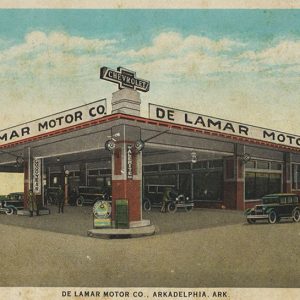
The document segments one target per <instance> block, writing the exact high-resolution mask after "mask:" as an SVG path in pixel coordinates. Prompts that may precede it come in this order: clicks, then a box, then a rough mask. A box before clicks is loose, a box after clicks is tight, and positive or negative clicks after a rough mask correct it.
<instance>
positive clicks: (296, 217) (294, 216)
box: [293, 209, 300, 222]
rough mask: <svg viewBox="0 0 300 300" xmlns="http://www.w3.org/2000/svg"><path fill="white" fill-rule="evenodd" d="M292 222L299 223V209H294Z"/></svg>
mask: <svg viewBox="0 0 300 300" xmlns="http://www.w3.org/2000/svg"><path fill="white" fill-rule="evenodd" d="M293 221H294V222H299V221H300V210H299V209H295V210H294V211H293Z"/></svg>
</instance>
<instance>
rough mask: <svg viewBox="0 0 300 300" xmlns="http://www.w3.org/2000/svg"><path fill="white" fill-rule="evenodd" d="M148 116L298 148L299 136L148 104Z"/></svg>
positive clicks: (299, 146)
mask: <svg viewBox="0 0 300 300" xmlns="http://www.w3.org/2000/svg"><path fill="white" fill-rule="evenodd" d="M149 118H150V119H154V120H160V121H167V122H171V123H176V124H180V125H185V126H190V127H194V128H202V129H207V130H210V131H215V132H221V133H227V134H231V135H235V136H238V137H246V138H249V139H255V140H260V141H265V142H271V143H274V144H280V145H283V146H289V147H295V148H298V149H300V136H297V135H293V134H288V133H283V132H278V131H275V130H272V129H266V128H261V127H256V126H251V125H247V124H242V123H238V122H233V121H228V120H223V119H218V118H213V117H209V116H205V115H201V114H196V113H191V112H187V111H182V110H177V109H174V108H169V107H164V106H158V105H155V104H149Z"/></svg>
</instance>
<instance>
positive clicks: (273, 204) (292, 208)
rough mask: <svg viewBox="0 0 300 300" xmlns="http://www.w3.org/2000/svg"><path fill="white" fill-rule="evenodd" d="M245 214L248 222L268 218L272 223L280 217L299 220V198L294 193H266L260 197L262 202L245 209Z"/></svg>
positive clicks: (251, 222)
mask: <svg viewBox="0 0 300 300" xmlns="http://www.w3.org/2000/svg"><path fill="white" fill-rule="evenodd" d="M245 215H246V218H247V222H248V223H249V224H253V223H255V222H256V221H257V220H268V222H269V223H270V224H274V223H276V222H279V221H280V219H282V218H292V219H293V221H294V222H299V221H300V204H299V198H298V196H297V195H295V194H270V195H266V196H264V197H263V198H262V204H259V205H256V206H255V207H253V208H249V209H247V210H246V211H245Z"/></svg>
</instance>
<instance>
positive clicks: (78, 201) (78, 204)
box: [76, 197, 83, 206]
mask: <svg viewBox="0 0 300 300" xmlns="http://www.w3.org/2000/svg"><path fill="white" fill-rule="evenodd" d="M82 205H83V198H82V197H79V198H77V200H76V206H82Z"/></svg>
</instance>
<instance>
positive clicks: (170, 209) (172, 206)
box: [168, 201, 177, 214]
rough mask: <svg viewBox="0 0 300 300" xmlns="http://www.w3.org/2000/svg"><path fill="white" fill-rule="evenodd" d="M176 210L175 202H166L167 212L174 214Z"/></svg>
mask: <svg viewBox="0 0 300 300" xmlns="http://www.w3.org/2000/svg"><path fill="white" fill-rule="evenodd" d="M176 210H177V206H176V203H175V202H173V201H171V202H169V204H168V212H169V213H173V214H174V213H175V212H176Z"/></svg>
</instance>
